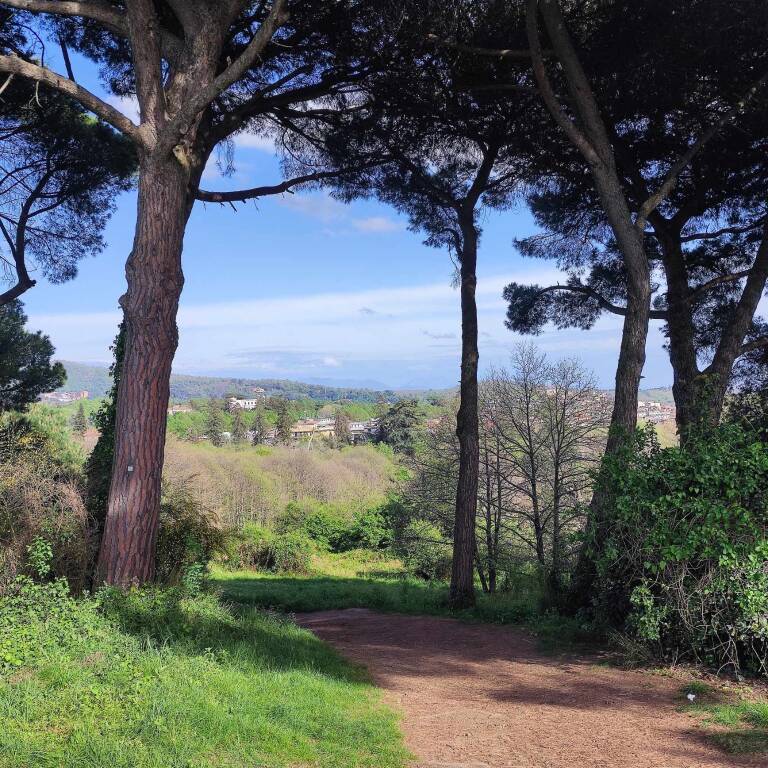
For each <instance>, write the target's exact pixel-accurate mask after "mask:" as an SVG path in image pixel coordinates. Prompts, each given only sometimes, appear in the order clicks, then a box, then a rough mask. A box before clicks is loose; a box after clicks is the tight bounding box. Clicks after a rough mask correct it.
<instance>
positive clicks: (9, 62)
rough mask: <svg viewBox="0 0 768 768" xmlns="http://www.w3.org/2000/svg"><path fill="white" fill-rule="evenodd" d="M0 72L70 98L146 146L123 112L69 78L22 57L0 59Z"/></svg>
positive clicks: (0, 57) (137, 128)
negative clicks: (21, 78)
mask: <svg viewBox="0 0 768 768" xmlns="http://www.w3.org/2000/svg"><path fill="white" fill-rule="evenodd" d="M0 72H9V73H12V74H14V75H21V76H22V77H26V78H28V79H30V80H34V81H36V82H38V83H43V84H45V85H47V86H49V87H51V88H54V89H55V90H57V91H60V92H61V93H64V94H66V95H67V96H71V97H72V98H73V99H75V101H78V102H80V104H82V105H83V106H84V107H85V108H86V109H88V110H90V111H91V112H93V113H94V114H96V115H98V116H99V117H100V118H101V119H102V120H104V121H105V122H107V123H109V124H110V125H112V126H113V127H114V128H116V129H117V130H118V131H120V132H121V133H122V134H124V135H125V136H126V137H127V138H129V139H131V140H132V141H133V142H134V143H135V144H137V145H138V146H145V142H144V136H143V134H142V131H141V129H140V128H139V126H138V125H136V124H135V123H133V122H132V121H131V120H129V119H128V118H127V117H126V116H125V115H124V114H123V113H122V112H120V111H119V110H117V109H115V108H114V107H113V106H112V105H111V104H107V102H105V101H102V100H101V99H100V98H99V97H98V96H96V95H94V94H93V93H91V92H90V91H89V90H87V89H86V88H83V87H82V86H80V85H78V84H77V83H76V82H74V81H73V80H70V79H69V78H67V77H62V76H61V75H59V74H58V73H57V72H54V71H53V70H52V69H48V68H47V67H41V66H39V65H38V64H32V63H31V62H28V61H24V59H22V58H20V57H19V56H15V55H11V56H0Z"/></svg>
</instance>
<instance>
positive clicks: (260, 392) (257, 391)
mask: <svg viewBox="0 0 768 768" xmlns="http://www.w3.org/2000/svg"><path fill="white" fill-rule="evenodd" d="M251 394H252V395H253V396H254V398H256V399H257V400H266V399H267V390H266V389H263V388H262V387H254V388H253V389H252V390H251Z"/></svg>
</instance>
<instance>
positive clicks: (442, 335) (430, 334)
mask: <svg viewBox="0 0 768 768" xmlns="http://www.w3.org/2000/svg"><path fill="white" fill-rule="evenodd" d="M424 335H425V336H427V337H428V338H430V339H435V340H436V341H438V340H440V339H455V338H456V334H455V333H433V332H432V331H424Z"/></svg>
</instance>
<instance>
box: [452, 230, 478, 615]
mask: <svg viewBox="0 0 768 768" xmlns="http://www.w3.org/2000/svg"><path fill="white" fill-rule="evenodd" d="M462 235H463V247H462V253H461V384H460V388H459V392H460V405H459V412H458V414H457V417H456V436H457V437H458V439H459V481H458V486H457V489H456V518H455V522H454V529H453V561H452V565H451V588H450V602H451V605H452V607H454V608H466V607H469V606H472V605H474V603H475V586H474V550H475V516H476V514H477V488H478V477H479V465H480V440H479V425H478V386H477V368H478V358H479V353H478V348H477V336H478V331H477V303H476V300H475V292H476V289H477V232H476V231H475V228H474V222H463V225H462Z"/></svg>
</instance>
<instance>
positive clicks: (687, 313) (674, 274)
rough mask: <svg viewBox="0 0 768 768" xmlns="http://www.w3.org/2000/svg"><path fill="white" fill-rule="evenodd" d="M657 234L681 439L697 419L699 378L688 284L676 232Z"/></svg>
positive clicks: (673, 392)
mask: <svg viewBox="0 0 768 768" xmlns="http://www.w3.org/2000/svg"><path fill="white" fill-rule="evenodd" d="M657 232H658V229H657ZM659 234H660V237H659V241H660V246H661V254H662V261H663V264H664V272H665V274H666V277H667V307H668V313H669V318H668V320H667V328H668V334H669V361H670V363H671V365H672V377H673V378H672V394H673V395H674V399H675V420H676V422H677V431H678V433H679V434H680V437H681V438H682V439H683V440H685V438H686V436H687V435H688V433H689V431H690V429H691V426H692V425H693V424H694V423H695V422H696V420H697V403H696V400H697V397H696V389H697V381H698V377H699V366H698V363H697V360H696V344H695V329H694V326H693V315H692V308H691V301H690V287H689V285H688V278H687V276H686V272H685V264H684V261H683V252H682V247H681V244H680V235H679V232H677V233H668V232H663V233H659Z"/></svg>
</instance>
